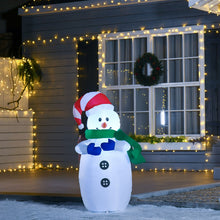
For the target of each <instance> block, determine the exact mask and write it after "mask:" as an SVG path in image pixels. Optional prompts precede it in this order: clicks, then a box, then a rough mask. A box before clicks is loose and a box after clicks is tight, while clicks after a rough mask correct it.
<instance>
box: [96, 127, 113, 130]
mask: <svg viewBox="0 0 220 220" xmlns="http://www.w3.org/2000/svg"><path fill="white" fill-rule="evenodd" d="M109 129H110V130H111V129H112V127H110V128H109ZM96 130H99V128H96ZM104 130H105V129H104Z"/></svg>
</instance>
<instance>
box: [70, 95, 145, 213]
mask: <svg viewBox="0 0 220 220" xmlns="http://www.w3.org/2000/svg"><path fill="white" fill-rule="evenodd" d="M83 111H84V112H85V113H86V116H87V117H88V119H87V130H86V131H85V135H86V138H87V140H85V141H82V142H80V143H78V144H77V145H76V147H75V150H76V152H77V153H78V154H81V159H80V165H79V184H80V191H81V196H82V200H83V203H84V205H85V207H86V208H87V209H88V210H89V211H93V212H109V211H110V212H112V211H119V210H123V209H125V208H126V206H127V205H128V203H129V201H130V197H131V191H132V172H131V162H130V159H129V154H128V153H127V151H129V150H130V148H131V145H130V144H129V143H128V141H127V140H126V141H125V140H124V139H126V138H124V137H122V136H123V135H124V133H123V135H118V131H119V130H120V129H119V128H120V120H119V116H118V114H117V113H116V112H115V111H114V106H113V105H112V104H111V103H110V101H109V100H108V98H107V97H106V96H105V95H104V94H102V93H100V92H89V93H86V94H85V95H84V96H82V97H81V98H80V99H79V100H78V101H77V102H76V103H75V104H74V107H73V115H74V118H75V120H76V122H77V124H78V127H79V129H83V128H84V125H83V124H82V119H81V116H82V112H83ZM119 133H120V132H119ZM134 152H135V149H134ZM130 153H131V155H132V153H133V152H130ZM139 153H140V149H138V154H139ZM134 155H135V153H134ZM136 155H137V154H136ZM139 157H140V155H139ZM143 161H144V159H143V158H142V159H141V162H143Z"/></svg>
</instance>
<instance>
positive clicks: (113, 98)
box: [106, 90, 119, 112]
mask: <svg viewBox="0 0 220 220" xmlns="http://www.w3.org/2000/svg"><path fill="white" fill-rule="evenodd" d="M106 96H107V97H108V99H109V100H110V102H111V103H112V104H113V105H114V110H115V111H116V112H117V111H119V91H118V90H107V91H106Z"/></svg>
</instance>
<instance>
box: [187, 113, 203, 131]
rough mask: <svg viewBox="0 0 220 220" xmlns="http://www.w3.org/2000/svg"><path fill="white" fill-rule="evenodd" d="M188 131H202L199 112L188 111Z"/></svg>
mask: <svg viewBox="0 0 220 220" xmlns="http://www.w3.org/2000/svg"><path fill="white" fill-rule="evenodd" d="M186 133H187V134H199V133H200V116H199V112H198V111H197V112H186Z"/></svg>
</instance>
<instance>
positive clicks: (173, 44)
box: [169, 35, 182, 58]
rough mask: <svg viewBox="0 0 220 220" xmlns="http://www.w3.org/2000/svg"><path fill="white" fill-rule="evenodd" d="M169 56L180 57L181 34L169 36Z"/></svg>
mask: <svg viewBox="0 0 220 220" xmlns="http://www.w3.org/2000/svg"><path fill="white" fill-rule="evenodd" d="M169 57H170V58H176V57H182V35H171V36H169Z"/></svg>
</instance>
